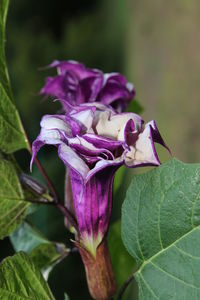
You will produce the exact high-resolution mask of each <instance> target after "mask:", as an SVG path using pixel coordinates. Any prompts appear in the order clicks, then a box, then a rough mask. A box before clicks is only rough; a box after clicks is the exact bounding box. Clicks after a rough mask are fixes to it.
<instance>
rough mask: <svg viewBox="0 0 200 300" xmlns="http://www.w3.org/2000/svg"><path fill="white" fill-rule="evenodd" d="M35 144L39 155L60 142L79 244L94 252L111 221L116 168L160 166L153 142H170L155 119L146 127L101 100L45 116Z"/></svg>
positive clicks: (59, 153)
mask: <svg viewBox="0 0 200 300" xmlns="http://www.w3.org/2000/svg"><path fill="white" fill-rule="evenodd" d="M40 125H41V131H40V134H39V136H38V137H37V138H36V140H35V141H34V143H33V145H32V149H33V156H32V160H31V167H32V164H33V161H34V158H35V156H36V154H37V152H38V151H39V149H40V148H41V147H42V146H43V145H45V144H49V145H55V146H56V147H57V149H58V155H59V157H60V159H61V160H62V161H63V162H64V164H65V165H66V167H67V168H68V170H69V176H70V179H71V186H72V195H73V205H74V207H73V210H72V213H74V214H75V215H74V217H75V218H76V220H77V223H78V231H79V232H77V234H78V236H79V241H80V243H81V244H82V245H83V246H84V247H85V248H86V249H87V250H88V251H89V252H90V253H92V255H93V256H95V253H96V249H97V247H98V245H99V244H100V243H101V241H102V240H103V238H104V236H105V234H106V232H107V230H108V225H109V219H110V214H111V206H112V185H113V178H114V174H115V172H116V170H117V169H118V168H119V167H120V166H122V165H126V166H127V167H130V168H135V167H140V166H151V165H153V166H157V165H160V161H159V158H158V156H157V153H156V149H155V145H154V143H159V144H161V145H163V146H164V147H166V148H167V146H166V145H165V143H164V141H163V139H162V137H161V135H160V133H159V131H158V129H157V126H156V123H155V121H151V122H149V123H147V124H146V125H144V122H143V120H142V119H141V117H140V116H139V115H137V114H134V113H130V112H127V113H117V112H116V111H115V110H114V109H113V108H112V107H110V106H106V105H104V104H102V103H98V102H93V103H87V104H86V103H84V104H81V105H79V106H74V108H73V109H71V110H70V111H69V112H67V113H66V114H62V115H45V116H44V117H43V118H42V120H41V123H40Z"/></svg>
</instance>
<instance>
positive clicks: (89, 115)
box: [71, 109, 94, 130]
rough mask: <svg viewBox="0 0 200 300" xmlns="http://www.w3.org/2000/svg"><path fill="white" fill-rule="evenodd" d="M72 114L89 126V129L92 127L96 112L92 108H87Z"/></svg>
mask: <svg viewBox="0 0 200 300" xmlns="http://www.w3.org/2000/svg"><path fill="white" fill-rule="evenodd" d="M71 116H72V117H73V118H74V119H76V120H78V121H79V122H81V123H82V124H83V125H84V126H85V127H86V128H87V130H90V128H91V127H92V122H93V118H94V113H93V111H92V110H91V109H86V110H82V111H80V112H77V113H73V114H71Z"/></svg>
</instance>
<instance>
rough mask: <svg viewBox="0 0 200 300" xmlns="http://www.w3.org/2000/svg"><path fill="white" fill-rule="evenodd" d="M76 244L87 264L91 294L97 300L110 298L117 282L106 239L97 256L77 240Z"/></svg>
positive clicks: (85, 264)
mask: <svg viewBox="0 0 200 300" xmlns="http://www.w3.org/2000/svg"><path fill="white" fill-rule="evenodd" d="M76 245H77V247H78V249H79V252H80V254H81V257H82V260H83V263H84V266H85V271H86V276H87V283H88V288H89V291H90V294H91V296H92V297H93V298H94V299H96V300H109V299H110V298H111V297H112V296H113V295H114V294H115V292H116V283H115V278H114V273H113V270H112V264H111V260H110V254H109V251H108V246H107V243H106V239H104V240H103V241H102V242H101V244H100V245H99V246H98V248H97V251H96V257H94V256H93V255H92V254H91V253H90V252H88V250H86V249H85V248H84V247H83V246H82V245H80V243H78V242H76Z"/></svg>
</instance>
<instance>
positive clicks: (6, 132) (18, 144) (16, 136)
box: [0, 0, 28, 153]
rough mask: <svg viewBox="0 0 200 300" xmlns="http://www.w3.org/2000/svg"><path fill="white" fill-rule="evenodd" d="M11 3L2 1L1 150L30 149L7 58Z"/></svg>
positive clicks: (0, 19)
mask: <svg viewBox="0 0 200 300" xmlns="http://www.w3.org/2000/svg"><path fill="white" fill-rule="evenodd" d="M8 5H9V1H8V0H1V1H0V150H2V151H3V152H5V153H12V152H14V151H17V150H19V149H22V148H27V149H28V142H27V138H26V135H25V133H24V130H23V127H22V124H21V121H20V117H19V114H18V111H17V110H16V107H15V105H14V103H13V99H12V92H11V88H10V83H9V76H8V71H7V66H6V58H5V25H6V16H7V10H8Z"/></svg>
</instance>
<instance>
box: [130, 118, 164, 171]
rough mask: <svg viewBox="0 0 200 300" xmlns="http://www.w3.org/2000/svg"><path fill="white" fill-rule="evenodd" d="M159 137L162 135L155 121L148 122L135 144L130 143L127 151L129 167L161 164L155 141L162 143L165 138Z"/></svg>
mask: <svg viewBox="0 0 200 300" xmlns="http://www.w3.org/2000/svg"><path fill="white" fill-rule="evenodd" d="M155 136H156V138H155ZM158 137H161V136H160V133H159V132H158V129H157V127H156V125H155V121H151V122H149V123H147V124H146V126H145V129H144V131H143V132H142V133H140V134H139V135H138V137H137V140H136V142H135V144H134V145H130V150H129V151H128V150H127V151H125V153H124V158H125V164H126V165H127V166H128V167H138V166H151V165H153V166H157V165H160V160H159V158H158V155H157V153H156V149H155V145H154V143H155V142H159V143H160V144H162V143H163V140H162V139H161V140H159V139H158Z"/></svg>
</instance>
